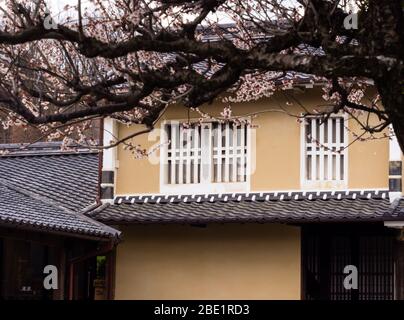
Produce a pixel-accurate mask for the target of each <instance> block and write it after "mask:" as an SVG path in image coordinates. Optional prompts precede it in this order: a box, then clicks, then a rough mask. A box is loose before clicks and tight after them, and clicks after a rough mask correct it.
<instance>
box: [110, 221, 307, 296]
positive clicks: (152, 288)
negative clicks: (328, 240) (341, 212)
mask: <svg viewBox="0 0 404 320" xmlns="http://www.w3.org/2000/svg"><path fill="white" fill-rule="evenodd" d="M122 231H123V234H124V237H125V239H124V242H123V243H121V244H120V245H119V246H118V248H117V256H116V268H117V269H116V288H115V298H116V299H300V287H301V282H300V281H301V276H300V273H301V271H300V259H301V256H300V229H299V228H298V227H292V226H285V225H277V224H244V225H240V224H226V225H208V226H207V227H206V228H200V227H192V226H178V225H177V226H175V225H170V226H168V225H165V226H156V225H154V226H130V227H129V226H128V227H124V228H123V229H122Z"/></svg>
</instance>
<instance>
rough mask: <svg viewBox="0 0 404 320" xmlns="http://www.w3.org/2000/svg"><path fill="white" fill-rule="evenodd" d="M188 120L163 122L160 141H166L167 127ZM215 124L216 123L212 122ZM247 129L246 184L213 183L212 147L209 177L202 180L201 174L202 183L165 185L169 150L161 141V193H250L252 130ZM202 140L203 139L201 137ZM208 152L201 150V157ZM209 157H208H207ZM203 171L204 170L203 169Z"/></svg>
mask: <svg viewBox="0 0 404 320" xmlns="http://www.w3.org/2000/svg"><path fill="white" fill-rule="evenodd" d="M187 121H188V120H164V121H162V122H161V132H162V134H161V137H160V139H165V126H166V125H167V124H170V123H184V122H187ZM190 122H198V119H191V120H190ZM212 122H215V121H212ZM212 122H205V123H202V125H212ZM246 129H247V141H246V144H247V154H246V161H247V163H246V181H244V182H212V171H213V165H212V161H213V157H214V156H213V150H212V147H211V146H210V148H209V149H210V150H211V152H212V153H211V155H210V156H209V158H210V159H211V162H210V167H209V170H208V176H205V179H203V178H202V173H201V182H200V183H183V184H167V183H165V177H166V172H165V167H164V165H165V164H166V163H167V159H166V155H167V153H168V149H167V143H166V142H167V141H163V140H162V141H161V150H160V157H161V161H160V193H162V194H205V193H217V194H220V193H234V192H250V185H251V183H250V181H251V174H250V172H251V140H252V139H251V128H250V127H249V126H246ZM200 138H201V139H202V137H200ZM211 141H212V139H209V144H210V145H211V143H212V142H211ZM204 151H206V150H203V148H201V157H203V155H202V153H203V152H204ZM205 157H207V155H205ZM201 170H202V168H201Z"/></svg>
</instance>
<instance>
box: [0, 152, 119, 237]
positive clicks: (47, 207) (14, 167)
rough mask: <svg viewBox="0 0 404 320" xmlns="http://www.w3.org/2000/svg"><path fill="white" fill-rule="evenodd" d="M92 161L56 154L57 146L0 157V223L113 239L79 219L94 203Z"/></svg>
mask: <svg viewBox="0 0 404 320" xmlns="http://www.w3.org/2000/svg"><path fill="white" fill-rule="evenodd" d="M46 146H48V145H46ZM98 163H99V155H98V153H92V152H88V151H85V152H81V151H80V152H61V151H60V146H58V145H50V148H41V149H40V150H39V149H37V148H31V149H30V150H24V151H18V150H17V151H15V152H12V153H10V154H9V155H6V156H1V157H0V224H1V225H4V226H12V227H16V226H17V227H22V228H29V229H32V228H34V229H36V230H38V231H44V230H46V231H51V232H63V233H70V234H72V235H85V236H92V237H97V238H115V237H117V236H119V232H118V231H116V230H115V229H113V228H111V227H108V226H106V225H103V224H102V223H100V222H97V221H94V220H92V219H91V218H89V217H87V216H85V215H84V211H86V210H89V208H91V206H94V205H95V203H96V197H97V186H98Z"/></svg>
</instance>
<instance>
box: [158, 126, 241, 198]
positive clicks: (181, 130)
mask: <svg viewBox="0 0 404 320" xmlns="http://www.w3.org/2000/svg"><path fill="white" fill-rule="evenodd" d="M163 130H164V133H165V139H166V141H167V142H168V143H166V144H165V147H164V148H163V150H162V152H163V155H162V175H161V179H162V182H163V183H162V185H161V187H162V189H163V190H162V191H163V192H164V191H169V190H171V191H176V190H175V188H177V190H178V186H186V187H188V188H189V187H192V185H194V186H196V188H198V191H201V190H200V188H201V185H205V186H208V189H206V191H211V192H216V191H218V192H219V191H226V190H227V191H238V190H240V191H241V190H244V189H245V187H246V183H247V180H248V178H247V177H248V175H247V170H248V139H249V138H248V132H249V129H248V127H247V126H246V125H244V124H242V125H234V124H232V123H218V122H210V123H203V124H202V125H199V124H198V125H191V126H189V127H188V126H187V127H183V125H182V124H181V123H179V122H167V123H165V124H164V125H163ZM214 185H216V186H217V187H219V188H218V189H217V190H213V189H212V186H214ZM230 185H232V186H233V187H234V188H233V187H232V186H230ZM220 187H223V188H224V187H227V188H225V189H226V190H222V189H220ZM188 190H190V191H191V190H192V189H184V192H186V191H188Z"/></svg>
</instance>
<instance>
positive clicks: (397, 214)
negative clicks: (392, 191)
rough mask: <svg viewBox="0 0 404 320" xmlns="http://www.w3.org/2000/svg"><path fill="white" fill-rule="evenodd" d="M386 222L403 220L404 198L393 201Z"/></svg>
mask: <svg viewBox="0 0 404 320" xmlns="http://www.w3.org/2000/svg"><path fill="white" fill-rule="evenodd" d="M387 220H404V198H399V199H396V200H395V201H394V209H393V210H392V211H391V213H390V216H389V219H387Z"/></svg>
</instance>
